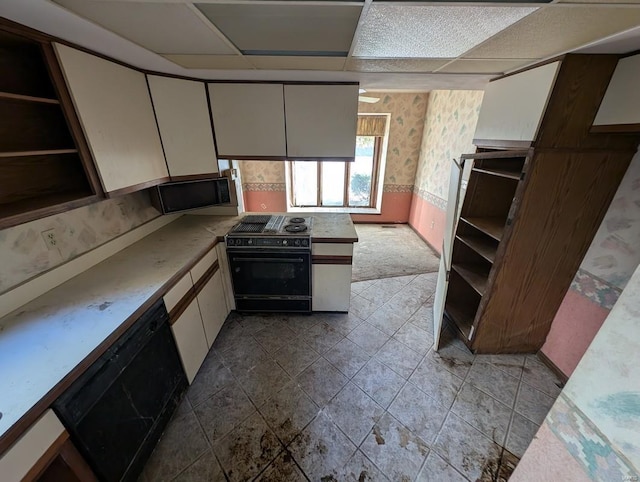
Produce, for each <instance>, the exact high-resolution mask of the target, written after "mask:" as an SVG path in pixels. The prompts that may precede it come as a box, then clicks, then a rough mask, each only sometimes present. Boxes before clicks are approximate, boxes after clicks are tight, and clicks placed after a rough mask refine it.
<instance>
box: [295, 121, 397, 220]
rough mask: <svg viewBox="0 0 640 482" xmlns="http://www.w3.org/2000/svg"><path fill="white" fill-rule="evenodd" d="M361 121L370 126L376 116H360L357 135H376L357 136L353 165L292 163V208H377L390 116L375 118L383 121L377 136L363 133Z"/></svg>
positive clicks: (342, 163)
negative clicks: (387, 125)
mask: <svg viewBox="0 0 640 482" xmlns="http://www.w3.org/2000/svg"><path fill="white" fill-rule="evenodd" d="M362 117H367V121H368V123H369V124H370V123H371V122H370V120H371V119H373V117H374V116H362V115H361V116H359V122H358V134H360V133H362V132H364V133H366V134H377V135H358V136H357V138H356V156H355V161H354V162H334V161H326V162H318V161H290V162H289V166H288V169H287V171H288V179H287V181H288V182H287V184H288V187H289V203H290V205H291V206H292V207H295V208H308V207H324V208H375V207H376V205H377V201H378V186H379V177H380V173H381V165H382V159H381V158H382V152H383V145H386V142H385V141H386V136H385V133H386V119H387V116H380V115H377V116H375V117H376V118H380V119H382V122H381V123H378V131H377V132H371V129H369V131H367V130H366V129H363V128H362V126H363V122H360V118H362ZM380 134H382V135H380Z"/></svg>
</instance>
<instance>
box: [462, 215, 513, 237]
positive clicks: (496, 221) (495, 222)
mask: <svg viewBox="0 0 640 482" xmlns="http://www.w3.org/2000/svg"><path fill="white" fill-rule="evenodd" d="M460 219H462V220H463V221H465V222H466V223H468V224H470V225H471V226H473V227H474V228H476V229H479V230H480V231H482V232H483V233H485V234H487V235H488V236H491V237H492V238H493V239H495V240H496V241H500V240H502V235H503V234H504V225H505V221H504V220H503V219H500V218H481V217H469V218H460Z"/></svg>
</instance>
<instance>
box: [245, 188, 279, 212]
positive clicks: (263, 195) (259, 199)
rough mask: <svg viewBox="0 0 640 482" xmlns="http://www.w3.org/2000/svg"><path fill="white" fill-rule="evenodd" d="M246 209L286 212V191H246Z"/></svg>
mask: <svg viewBox="0 0 640 482" xmlns="http://www.w3.org/2000/svg"><path fill="white" fill-rule="evenodd" d="M244 209H245V211H257V212H260V211H270V212H286V211H287V195H286V193H285V192H284V191H247V190H245V191H244Z"/></svg>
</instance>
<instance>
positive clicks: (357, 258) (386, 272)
mask: <svg viewBox="0 0 640 482" xmlns="http://www.w3.org/2000/svg"><path fill="white" fill-rule="evenodd" d="M356 231H357V232H358V239H359V241H358V242H357V243H356V244H355V245H354V253H353V273H352V276H351V279H352V281H364V280H369V279H380V278H391V277H393V276H404V275H410V274H420V273H432V272H435V271H438V265H439V263H440V259H439V258H438V255H437V254H436V253H435V252H434V251H433V250H432V249H431V248H430V247H429V246H427V244H426V243H425V242H424V241H422V239H420V238H419V237H418V235H417V234H416V233H414V232H413V230H412V229H411V228H410V227H409V226H408V225H406V224H389V225H386V224H356Z"/></svg>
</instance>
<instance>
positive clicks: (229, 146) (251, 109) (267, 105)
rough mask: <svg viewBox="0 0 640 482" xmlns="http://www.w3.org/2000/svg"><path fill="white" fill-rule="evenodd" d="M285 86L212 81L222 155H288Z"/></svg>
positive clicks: (214, 117) (214, 116) (215, 121)
mask: <svg viewBox="0 0 640 482" xmlns="http://www.w3.org/2000/svg"><path fill="white" fill-rule="evenodd" d="M282 87H283V86H282V84H235V83H234V84H209V97H210V101H211V113H212V114H213V128H214V130H215V133H216V142H217V145H218V155H219V157H221V158H232V159H233V158H245V159H246V158H251V157H256V158H258V159H259V158H261V157H281V158H284V157H286V155H287V143H286V140H285V127H284V100H283V90H282Z"/></svg>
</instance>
